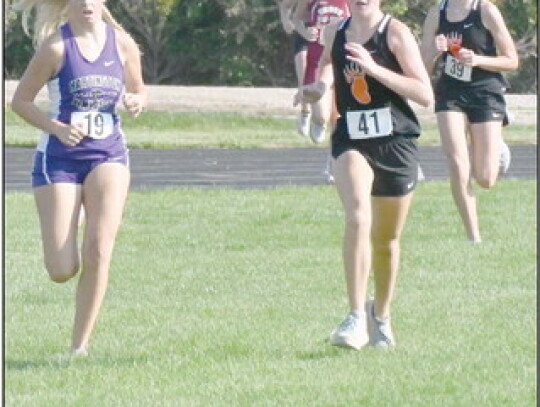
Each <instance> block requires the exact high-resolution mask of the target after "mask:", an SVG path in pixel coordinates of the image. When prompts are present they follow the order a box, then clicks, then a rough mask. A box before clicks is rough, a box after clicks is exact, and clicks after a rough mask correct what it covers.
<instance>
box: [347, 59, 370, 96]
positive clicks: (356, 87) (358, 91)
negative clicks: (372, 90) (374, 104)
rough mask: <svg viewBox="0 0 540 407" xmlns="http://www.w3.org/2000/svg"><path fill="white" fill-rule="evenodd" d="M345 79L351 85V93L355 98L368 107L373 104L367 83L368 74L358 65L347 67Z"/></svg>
mask: <svg viewBox="0 0 540 407" xmlns="http://www.w3.org/2000/svg"><path fill="white" fill-rule="evenodd" d="M343 74H344V75H345V79H346V80H347V82H348V83H350V84H351V93H352V94H353V96H354V98H355V99H356V100H357V101H358V103H361V104H363V105H367V104H368V103H369V102H371V95H370V94H369V87H368V84H367V81H366V74H365V73H364V72H362V70H361V69H360V67H358V66H357V65H356V64H355V65H353V66H352V67H351V66H347V67H345V69H344V70H343Z"/></svg>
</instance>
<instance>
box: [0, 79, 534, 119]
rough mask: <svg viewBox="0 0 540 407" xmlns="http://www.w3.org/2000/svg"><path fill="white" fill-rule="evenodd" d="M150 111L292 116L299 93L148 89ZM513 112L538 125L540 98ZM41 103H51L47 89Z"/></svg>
mask: <svg viewBox="0 0 540 407" xmlns="http://www.w3.org/2000/svg"><path fill="white" fill-rule="evenodd" d="M4 85H5V99H4V100H5V102H6V103H9V102H10V101H11V97H12V95H13V92H14V90H15V87H16V86H17V82H16V81H6V82H5V83H4ZM148 91H149V97H150V101H149V106H148V109H149V110H167V111H175V112H242V113H246V114H255V115H260V114H265V115H272V116H275V115H280V116H292V115H295V114H296V112H297V109H296V108H294V107H293V105H292V100H293V96H294V94H295V92H296V90H295V89H292V88H246V87H220V86H217V87H206V86H156V85H152V86H148ZM506 98H507V102H508V107H509V110H510V111H512V112H513V113H514V114H515V123H516V124H536V109H537V96H536V95H507V97H506ZM37 101H38V102H46V101H47V93H46V90H45V89H43V90H42V91H41V92H40V93H39V95H38V98H37ZM412 105H413V108H414V109H415V111H416V113H417V114H418V115H419V116H420V117H423V118H424V119H426V118H429V119H432V118H434V117H433V114H432V111H431V110H430V109H425V108H422V107H420V106H418V105H415V104H414V103H413V104H412Z"/></svg>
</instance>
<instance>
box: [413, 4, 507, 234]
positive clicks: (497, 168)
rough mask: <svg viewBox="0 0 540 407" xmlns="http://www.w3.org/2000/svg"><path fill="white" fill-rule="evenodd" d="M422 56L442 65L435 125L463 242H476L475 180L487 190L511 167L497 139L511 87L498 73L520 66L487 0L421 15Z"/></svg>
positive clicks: (427, 62) (431, 66) (497, 14)
mask: <svg viewBox="0 0 540 407" xmlns="http://www.w3.org/2000/svg"><path fill="white" fill-rule="evenodd" d="M422 57H423V59H424V63H425V65H426V67H427V70H428V72H431V71H433V69H434V66H435V65H436V64H437V62H438V61H439V59H441V60H442V61H441V62H442V63H443V64H444V67H443V69H442V73H441V75H440V77H439V78H438V80H437V83H436V87H435V112H436V114H437V123H438V126H439V132H440V136H441V142H442V146H443V149H444V152H445V154H446V157H447V161H448V165H449V167H450V183H451V189H452V195H453V198H454V201H455V203H456V206H457V208H458V211H459V214H460V216H461V219H462V221H463V224H464V226H465V231H466V234H467V237H468V239H469V240H470V241H471V242H472V243H480V242H481V241H482V238H481V234H480V227H479V220H478V214H477V208H476V197H475V194H474V190H473V186H472V180H473V178H474V179H475V180H476V183H477V184H478V185H479V186H480V187H482V188H492V187H493V186H495V183H496V181H497V177H498V175H499V172H506V171H507V170H508V166H509V165H510V150H509V149H508V146H507V145H506V143H504V142H503V139H502V126H503V125H505V124H507V112H506V102H505V99H504V93H505V91H506V89H507V88H508V87H509V85H508V82H507V81H506V79H505V78H504V77H503V76H502V74H501V72H504V71H513V70H515V69H517V67H518V56H517V52H516V48H515V45H514V42H513V40H512V37H511V36H510V33H509V32H508V29H507V27H506V25H505V23H504V20H503V17H502V16H501V13H500V11H499V9H498V8H497V7H496V6H495V5H494V4H493V3H492V2H490V1H488V0H442V1H440V3H439V4H438V5H435V6H433V7H432V8H431V9H430V10H429V13H428V15H427V17H426V21H425V23H424V30H423V40H422ZM467 133H468V134H469V135H470V145H469V146H468V143H467Z"/></svg>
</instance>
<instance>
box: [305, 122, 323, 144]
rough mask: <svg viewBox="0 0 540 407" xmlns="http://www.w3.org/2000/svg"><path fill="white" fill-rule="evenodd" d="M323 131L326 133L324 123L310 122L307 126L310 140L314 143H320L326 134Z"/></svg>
mask: <svg viewBox="0 0 540 407" xmlns="http://www.w3.org/2000/svg"><path fill="white" fill-rule="evenodd" d="M325 133H326V125H324V124H317V123H313V122H311V126H310V128H309V136H310V137H311V140H312V141H313V142H314V143H317V144H320V143H322V142H323V141H324V138H325V136H326V134H325Z"/></svg>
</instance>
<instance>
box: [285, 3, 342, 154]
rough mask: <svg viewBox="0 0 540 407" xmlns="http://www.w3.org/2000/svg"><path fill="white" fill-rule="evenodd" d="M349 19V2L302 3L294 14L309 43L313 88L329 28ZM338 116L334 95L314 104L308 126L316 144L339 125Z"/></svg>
mask: <svg viewBox="0 0 540 407" xmlns="http://www.w3.org/2000/svg"><path fill="white" fill-rule="evenodd" d="M348 16H349V6H348V4H347V0H298V6H297V7H296V10H295V13H294V25H295V27H296V31H297V32H298V33H299V34H300V35H302V36H303V37H304V38H305V39H306V40H307V41H308V42H309V43H308V49H307V65H306V73H305V76H304V83H303V85H309V84H311V83H314V82H316V81H317V80H318V77H319V60H320V58H321V55H322V52H323V49H324V42H323V41H324V31H325V29H327V28H329V27H335V26H336V25H337V24H338V23H339V22H340V21H341V20H343V19H344V18H346V17H348ZM295 99H297V98H295ZM336 115H337V113H336V111H335V106H334V105H333V96H332V92H328V93H326V94H325V95H324V96H323V97H322V98H321V99H320V100H318V101H317V102H315V103H313V104H312V105H311V118H310V120H309V121H308V123H309V135H310V137H311V140H312V141H313V142H314V143H322V142H323V141H324V139H325V137H326V129H327V127H328V123H335V121H336V119H337V116H336Z"/></svg>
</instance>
